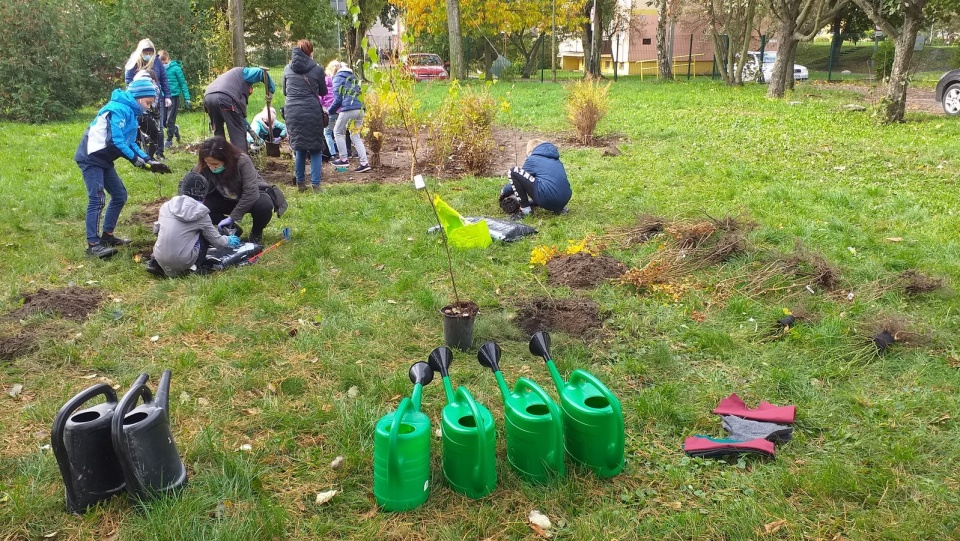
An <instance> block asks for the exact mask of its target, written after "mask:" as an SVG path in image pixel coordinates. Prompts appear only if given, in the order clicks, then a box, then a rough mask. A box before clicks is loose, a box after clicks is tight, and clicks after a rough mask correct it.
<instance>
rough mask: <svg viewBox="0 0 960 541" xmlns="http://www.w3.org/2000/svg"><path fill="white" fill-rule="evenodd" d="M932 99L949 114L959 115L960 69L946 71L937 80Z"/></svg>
mask: <svg viewBox="0 0 960 541" xmlns="http://www.w3.org/2000/svg"><path fill="white" fill-rule="evenodd" d="M933 99H934V100H936V102H937V103H939V104H941V105H942V106H943V112H944V113H947V114H948V115H950V116H955V115H960V69H956V70H953V71H948V72H946V73H944V74H943V77H941V78H940V80H939V81H937V90H936V92H935V93H934V95H933Z"/></svg>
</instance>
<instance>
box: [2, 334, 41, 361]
mask: <svg viewBox="0 0 960 541" xmlns="http://www.w3.org/2000/svg"><path fill="white" fill-rule="evenodd" d="M35 349H37V336H36V335H35V334H34V333H32V332H29V331H25V332H21V333H20V334H18V335H16V336H0V361H12V360H14V359H16V358H18V357H23V356H24V355H26V354H27V353H30V352H31V351H33V350H35Z"/></svg>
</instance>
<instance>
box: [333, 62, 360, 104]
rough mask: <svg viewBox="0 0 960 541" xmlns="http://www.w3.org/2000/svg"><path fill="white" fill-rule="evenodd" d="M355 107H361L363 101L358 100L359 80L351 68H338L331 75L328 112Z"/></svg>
mask: <svg viewBox="0 0 960 541" xmlns="http://www.w3.org/2000/svg"><path fill="white" fill-rule="evenodd" d="M357 109H363V102H362V101H360V80H359V79H357V76H356V75H354V73H353V70H352V69H350V68H340V71H338V72H337V73H336V75H334V76H333V103H331V104H330V114H331V115H335V114H338V113H340V112H345V111H356V110H357Z"/></svg>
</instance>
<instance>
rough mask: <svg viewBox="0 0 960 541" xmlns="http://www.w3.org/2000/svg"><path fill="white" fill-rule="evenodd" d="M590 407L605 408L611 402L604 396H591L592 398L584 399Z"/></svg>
mask: <svg viewBox="0 0 960 541" xmlns="http://www.w3.org/2000/svg"><path fill="white" fill-rule="evenodd" d="M583 403H584V404H586V405H587V407H588V408H593V409H598V410H602V409H603V408H605V407H607V406H609V405H610V402H608V401H607V399H606V398H604V397H602V396H591V397H590V398H588V399H586V400H584V401H583Z"/></svg>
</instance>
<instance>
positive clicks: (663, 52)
mask: <svg viewBox="0 0 960 541" xmlns="http://www.w3.org/2000/svg"><path fill="white" fill-rule="evenodd" d="M653 4H654V6H655V7H656V8H657V78H659V79H661V80H669V79H672V78H673V59H672V58H670V51H669V47H668V45H667V25H668V24H670V22H671V20H672V19H671V13H670V8H671V7H672V3H671V2H669V0H654V2H653Z"/></svg>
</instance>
